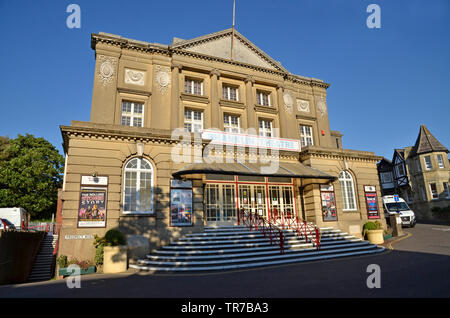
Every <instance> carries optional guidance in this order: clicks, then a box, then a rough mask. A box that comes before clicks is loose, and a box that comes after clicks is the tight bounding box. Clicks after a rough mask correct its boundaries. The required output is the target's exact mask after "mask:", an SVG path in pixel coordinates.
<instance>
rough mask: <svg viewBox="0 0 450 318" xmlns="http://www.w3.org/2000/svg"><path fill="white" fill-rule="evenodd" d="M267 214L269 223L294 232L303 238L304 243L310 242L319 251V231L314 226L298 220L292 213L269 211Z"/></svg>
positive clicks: (276, 210)
mask: <svg viewBox="0 0 450 318" xmlns="http://www.w3.org/2000/svg"><path fill="white" fill-rule="evenodd" d="M269 214H270V215H269V218H270V220H271V222H273V223H274V224H275V225H276V226H279V227H281V228H282V229H283V230H285V229H286V230H287V229H290V230H293V231H295V232H296V233H297V235H298V236H299V237H304V238H305V242H306V243H309V242H311V243H313V244H314V245H315V246H316V248H317V249H320V230H319V228H318V227H317V226H316V225H314V224H312V223H308V222H306V221H302V220H300V219H299V218H298V217H297V216H294V214H293V213H289V212H288V213H282V212H281V211H279V210H278V209H271V210H269Z"/></svg>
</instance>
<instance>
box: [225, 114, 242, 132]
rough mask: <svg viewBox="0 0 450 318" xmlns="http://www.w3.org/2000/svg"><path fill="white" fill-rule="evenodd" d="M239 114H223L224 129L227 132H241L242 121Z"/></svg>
mask: <svg viewBox="0 0 450 318" xmlns="http://www.w3.org/2000/svg"><path fill="white" fill-rule="evenodd" d="M239 121H240V120H239V116H236V115H228V114H224V115H223V130H224V131H225V132H233V133H239V132H240V122H239Z"/></svg>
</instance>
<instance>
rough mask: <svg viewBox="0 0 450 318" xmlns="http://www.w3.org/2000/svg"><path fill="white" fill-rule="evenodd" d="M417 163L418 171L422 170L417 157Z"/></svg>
mask: <svg viewBox="0 0 450 318" xmlns="http://www.w3.org/2000/svg"><path fill="white" fill-rule="evenodd" d="M415 161H416V164H417V172H420V171H422V168H421V167H420V160H419V159H418V158H416V159H415Z"/></svg>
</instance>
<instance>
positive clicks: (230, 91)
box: [222, 84, 239, 102]
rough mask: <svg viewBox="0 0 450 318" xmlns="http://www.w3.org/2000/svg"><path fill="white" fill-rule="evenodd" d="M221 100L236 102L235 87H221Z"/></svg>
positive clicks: (236, 92)
mask: <svg viewBox="0 0 450 318" xmlns="http://www.w3.org/2000/svg"><path fill="white" fill-rule="evenodd" d="M222 98H223V99H226V100H232V101H236V102H237V101H238V100H239V89H238V88H237V87H236V86H231V85H226V84H223V85H222Z"/></svg>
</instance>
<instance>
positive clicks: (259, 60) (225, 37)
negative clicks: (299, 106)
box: [171, 29, 287, 72]
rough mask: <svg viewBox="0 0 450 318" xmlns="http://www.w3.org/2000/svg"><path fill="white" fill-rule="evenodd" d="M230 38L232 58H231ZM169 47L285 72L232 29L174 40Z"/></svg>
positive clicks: (278, 64)
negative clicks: (188, 38) (189, 38)
mask: <svg viewBox="0 0 450 318" xmlns="http://www.w3.org/2000/svg"><path fill="white" fill-rule="evenodd" d="M233 34H234V37H233ZM232 37H233V58H232V56H231V39H232ZM171 47H172V48H176V49H182V50H186V51H189V52H194V53H199V54H204V55H208V56H214V57H218V58H221V59H227V60H231V59H232V60H234V61H237V62H241V63H245V64H250V65H254V66H259V67H264V68H268V69H273V70H278V71H284V72H287V70H285V69H284V68H283V67H282V66H281V65H280V63H279V62H277V61H275V60H274V59H272V58H271V57H270V56H268V55H267V54H266V53H264V52H263V51H262V50H261V49H259V48H258V47H257V46H256V45H255V44H253V43H252V42H250V41H249V40H247V39H246V38H245V37H244V36H243V35H242V34H240V33H239V32H238V31H236V30H234V32H233V30H232V29H227V30H223V31H219V32H216V33H211V34H207V35H204V36H200V37H197V38H194V39H191V40H181V39H178V38H175V39H174V41H173V42H172V45H171Z"/></svg>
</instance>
